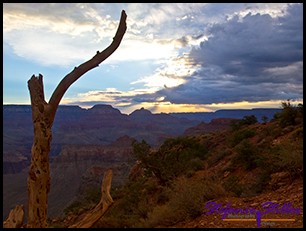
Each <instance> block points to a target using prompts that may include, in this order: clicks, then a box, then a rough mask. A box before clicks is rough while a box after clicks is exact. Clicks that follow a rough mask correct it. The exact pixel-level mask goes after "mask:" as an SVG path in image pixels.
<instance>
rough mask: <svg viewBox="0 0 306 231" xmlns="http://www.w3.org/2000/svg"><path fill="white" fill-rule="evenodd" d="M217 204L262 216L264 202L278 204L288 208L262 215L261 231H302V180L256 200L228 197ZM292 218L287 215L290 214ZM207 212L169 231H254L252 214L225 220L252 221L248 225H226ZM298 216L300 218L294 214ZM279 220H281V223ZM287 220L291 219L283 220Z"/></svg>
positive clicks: (243, 222)
mask: <svg viewBox="0 0 306 231" xmlns="http://www.w3.org/2000/svg"><path fill="white" fill-rule="evenodd" d="M215 202H216V203H220V204H222V207H226V205H227V204H228V203H230V207H231V208H242V209H245V208H254V209H256V211H257V210H260V211H261V212H264V211H265V209H264V208H262V204H263V203H264V202H272V203H274V204H278V206H277V208H279V209H281V207H282V206H283V205H285V207H286V205H289V203H290V208H289V207H287V209H284V210H282V212H280V213H275V212H277V210H276V209H274V210H273V211H271V213H268V214H265V215H263V216H262V217H261V224H260V227H261V228H268V227H270V228H302V227H303V180H302V179H298V180H295V181H294V182H292V183H291V184H290V185H286V186H283V187H280V188H278V189H277V190H275V191H269V192H266V193H262V194H260V195H258V196H255V197H251V198H237V197H227V198H221V199H218V200H216V201H215ZM285 210H286V211H287V212H286V211H285ZM290 211H291V212H292V214H289V212H290ZM208 212H209V209H208V208H207V209H205V211H204V212H203V215H202V216H200V217H198V218H196V219H194V220H189V221H185V222H181V223H177V224H176V225H174V226H171V228H256V227H257V222H256V220H255V219H256V217H255V216H254V215H253V216H252V214H250V213H249V214H245V215H241V216H239V217H238V216H232V215H230V216H228V217H227V218H232V219H233V218H235V219H237V218H238V219H239V218H240V219H253V220H251V221H246V220H244V221H237V220H236V221H225V220H222V215H221V214H219V213H216V212H213V213H211V214H209V215H207V214H206V213H208ZM298 212H299V214H297V213H298ZM237 215H240V214H237ZM264 219H279V220H269V221H267V220H264ZM281 219H282V220H281ZM286 219H290V221H289V220H286Z"/></svg>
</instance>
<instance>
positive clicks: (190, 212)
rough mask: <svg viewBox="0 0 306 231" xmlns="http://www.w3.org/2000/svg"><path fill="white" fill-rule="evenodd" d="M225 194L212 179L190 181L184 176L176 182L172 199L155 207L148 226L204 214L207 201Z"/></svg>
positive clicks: (171, 222)
mask: <svg viewBox="0 0 306 231" xmlns="http://www.w3.org/2000/svg"><path fill="white" fill-rule="evenodd" d="M223 195H225V190H224V189H223V187H222V186H221V185H219V184H217V183H216V182H215V181H213V180H211V179H200V180H197V181H193V182H190V181H188V179H186V178H185V177H182V178H180V179H177V180H176V181H175V182H174V184H173V189H172V191H171V193H170V200H169V201H168V202H167V203H166V204H164V205H161V206H156V207H154V209H153V210H152V212H150V213H149V215H148V219H147V221H146V224H147V226H148V227H155V226H157V225H172V224H174V223H177V222H179V221H182V220H185V219H187V218H195V217H197V216H199V215H201V214H202V212H203V208H204V205H205V202H207V201H208V200H211V199H216V198H218V197H220V196H223Z"/></svg>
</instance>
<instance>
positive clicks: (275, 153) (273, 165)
mask: <svg viewBox="0 0 306 231" xmlns="http://www.w3.org/2000/svg"><path fill="white" fill-rule="evenodd" d="M270 155H271V161H270V162H269V165H270V169H271V172H279V171H288V172H290V174H291V175H292V176H293V177H296V176H301V175H302V174H303V140H300V141H298V142H291V141H290V140H289V141H287V142H283V143H281V144H279V145H276V146H274V147H273V148H272V149H271V152H270Z"/></svg>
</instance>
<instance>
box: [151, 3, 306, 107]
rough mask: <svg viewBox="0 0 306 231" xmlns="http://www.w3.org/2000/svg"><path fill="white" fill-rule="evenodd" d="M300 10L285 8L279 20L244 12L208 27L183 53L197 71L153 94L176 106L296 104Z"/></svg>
mask: <svg viewBox="0 0 306 231" xmlns="http://www.w3.org/2000/svg"><path fill="white" fill-rule="evenodd" d="M302 8H303V6H302V5H290V6H289V7H288V9H287V11H286V12H287V14H285V15H284V16H280V17H276V18H272V17H271V16H270V15H268V14H263V15H261V14H255V15H253V14H251V13H249V14H247V15H245V16H244V17H243V18H239V17H238V16H236V17H233V18H232V19H230V20H228V21H227V22H225V23H220V24H214V25H212V26H211V27H210V28H209V29H208V30H207V31H208V32H209V33H210V34H209V39H208V40H206V41H203V42H201V44H200V46H199V47H195V48H193V49H192V50H191V52H190V54H189V58H190V59H192V60H193V63H194V65H198V66H200V68H198V69H197V71H196V72H195V73H194V74H193V75H192V76H191V77H189V78H188V79H186V82H185V83H183V84H181V85H179V86H176V87H173V88H165V89H162V90H160V91H158V92H157V93H156V95H159V96H163V97H164V100H165V101H169V102H172V103H181V104H184V103H193V104H211V103H228V102H239V101H250V102H256V101H265V100H281V99H288V98H291V99H292V98H293V99H301V98H302V96H303V87H302V83H303V76H302V74H303V10H302ZM191 63H192V62H191Z"/></svg>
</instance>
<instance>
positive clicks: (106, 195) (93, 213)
mask: <svg viewBox="0 0 306 231" xmlns="http://www.w3.org/2000/svg"><path fill="white" fill-rule="evenodd" d="M112 178H113V171H112V170H111V169H108V170H107V171H106V172H105V174H104V177H103V181H102V186H101V194H102V195H101V199H100V202H99V203H98V204H97V205H96V207H95V208H93V209H92V210H90V211H89V212H88V213H87V214H86V215H85V217H84V218H83V219H82V220H81V221H79V222H77V223H76V224H73V225H71V226H69V227H68V228H91V227H92V226H93V225H94V224H95V223H96V222H97V221H99V219H100V218H101V217H102V216H103V215H104V214H105V213H106V211H107V210H108V209H109V208H110V206H111V205H112V204H113V203H114V201H113V198H112V197H111V195H110V189H111V183H112Z"/></svg>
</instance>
